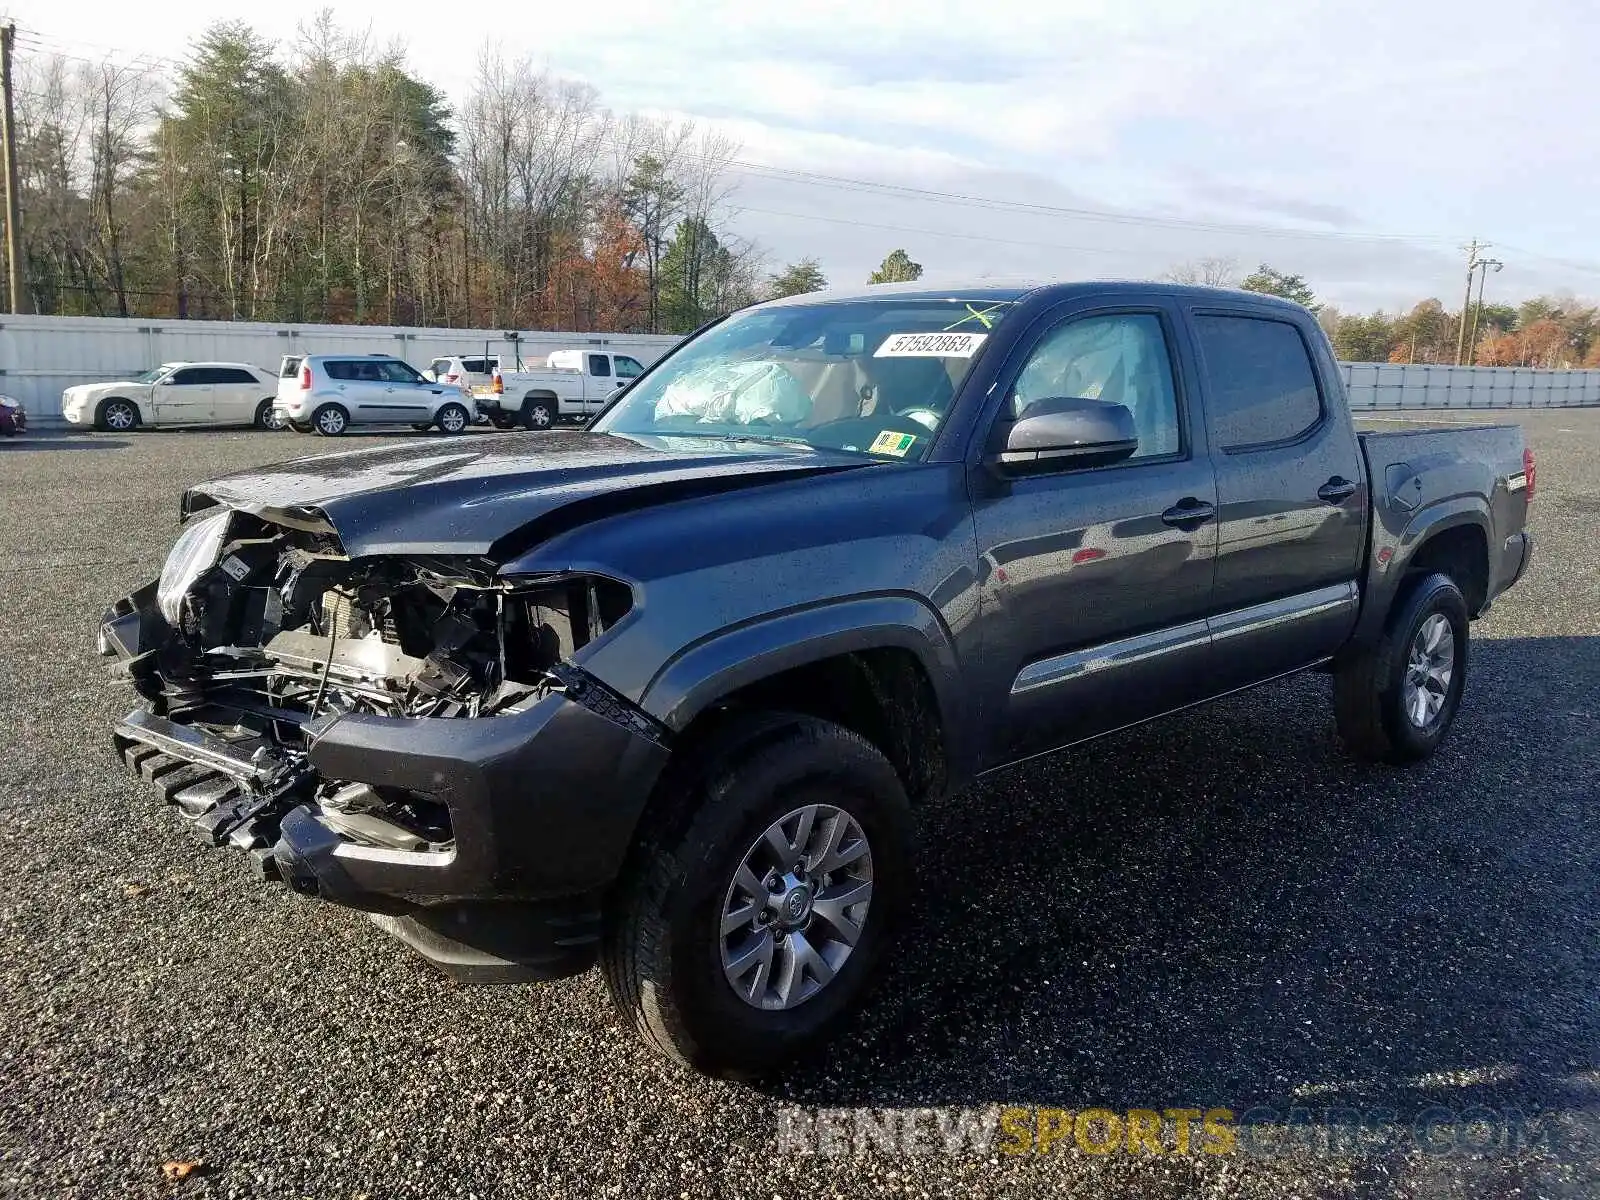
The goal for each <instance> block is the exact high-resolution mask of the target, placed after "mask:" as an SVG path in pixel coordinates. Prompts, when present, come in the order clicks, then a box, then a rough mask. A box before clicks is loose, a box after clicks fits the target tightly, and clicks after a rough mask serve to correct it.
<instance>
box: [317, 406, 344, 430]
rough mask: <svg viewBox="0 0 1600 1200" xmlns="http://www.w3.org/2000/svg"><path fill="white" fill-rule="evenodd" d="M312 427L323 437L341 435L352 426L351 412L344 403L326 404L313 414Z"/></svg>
mask: <svg viewBox="0 0 1600 1200" xmlns="http://www.w3.org/2000/svg"><path fill="white" fill-rule="evenodd" d="M311 428H313V429H315V430H316V431H317V432H318V433H319V434H321V435H322V436H323V437H340V436H342V435H343V434H344V432H345V430H347V429H349V428H350V414H349V413H348V412H346V411H345V409H344V405H342V404H324V405H322V406H321V407H320V408H318V409H317V411H316V412H314V413H312V414H311Z"/></svg>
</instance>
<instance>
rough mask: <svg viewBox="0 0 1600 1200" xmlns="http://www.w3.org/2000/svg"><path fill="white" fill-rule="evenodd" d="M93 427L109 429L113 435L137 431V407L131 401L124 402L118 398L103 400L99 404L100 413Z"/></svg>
mask: <svg viewBox="0 0 1600 1200" xmlns="http://www.w3.org/2000/svg"><path fill="white" fill-rule="evenodd" d="M94 427H95V428H96V429H109V430H112V431H113V432H115V433H127V432H128V431H129V430H131V429H137V428H139V406H138V405H137V404H135V403H134V402H133V401H132V400H124V399H122V397H120V396H113V397H112V398H111V399H109V400H103V401H101V402H100V411H99V413H98V414H97V415H96V416H95V421H94Z"/></svg>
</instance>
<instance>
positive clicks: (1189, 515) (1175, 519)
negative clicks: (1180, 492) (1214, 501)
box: [1161, 496, 1217, 529]
mask: <svg viewBox="0 0 1600 1200" xmlns="http://www.w3.org/2000/svg"><path fill="white" fill-rule="evenodd" d="M1216 515H1217V510H1216V509H1215V508H1214V507H1213V506H1212V505H1209V504H1207V503H1206V502H1205V501H1204V500H1196V499H1195V498H1194V497H1193V496H1185V497H1184V498H1183V499H1182V500H1179V501H1178V502H1177V503H1176V504H1174V505H1173V506H1172V507H1171V508H1169V509H1167V511H1166V512H1164V513H1162V514H1161V523H1162V524H1163V525H1172V526H1174V527H1176V528H1178V529H1199V528H1200V526H1202V525H1204V524H1205V523H1206V522H1207V521H1209V520H1211V518H1212V517H1214V516H1216Z"/></svg>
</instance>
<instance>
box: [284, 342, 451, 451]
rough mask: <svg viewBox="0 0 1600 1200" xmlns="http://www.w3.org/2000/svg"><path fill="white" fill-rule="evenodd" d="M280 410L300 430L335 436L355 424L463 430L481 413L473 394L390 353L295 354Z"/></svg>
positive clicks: (287, 369)
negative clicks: (434, 379)
mask: <svg viewBox="0 0 1600 1200" xmlns="http://www.w3.org/2000/svg"><path fill="white" fill-rule="evenodd" d="M273 407H274V409H275V410H276V412H277V414H278V416H279V417H280V418H281V419H282V420H283V421H285V422H286V423H287V424H288V425H289V426H290V427H291V428H293V429H294V430H295V431H296V432H299V433H310V432H311V431H312V430H315V431H316V432H317V433H320V434H322V435H323V436H324V437H337V436H338V435H340V434H341V433H343V432H344V431H345V430H347V429H349V428H350V426H352V425H410V426H411V427H412V428H413V429H417V430H424V429H427V428H429V427H430V426H437V427H438V428H439V429H440V431H442V432H444V433H461V432H462V431H463V430H465V429H466V428H467V427H468V426H469V425H471V424H472V423H473V422H474V421H476V420H477V419H478V408H477V405H476V404H475V403H474V402H473V399H472V397H471V395H469V394H468V393H466V392H463V391H462V390H461V389H460V388H459V387H452V386H451V385H449V384H444V383H436V382H434V381H433V380H431V379H428V378H427V377H426V376H424V375H423V374H422V373H421V372H420V371H418V370H417V369H416V368H415V367H413V366H412V365H411V364H410V363H408V362H406V361H405V360H404V359H401V358H394V357H392V356H390V355H387V354H365V355H362V354H310V355H306V356H303V357H301V356H295V355H291V356H289V357H287V358H285V359H284V360H283V365H282V367H280V368H279V371H278V396H277V400H276V401H275V402H274V405H273Z"/></svg>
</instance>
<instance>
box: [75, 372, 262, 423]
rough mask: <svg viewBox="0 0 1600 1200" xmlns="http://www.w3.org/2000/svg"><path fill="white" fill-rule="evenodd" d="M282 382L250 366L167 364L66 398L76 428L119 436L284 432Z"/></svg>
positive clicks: (80, 387) (82, 388)
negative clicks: (154, 429)
mask: <svg viewBox="0 0 1600 1200" xmlns="http://www.w3.org/2000/svg"><path fill="white" fill-rule="evenodd" d="M276 388H277V380H276V379H274V378H273V377H272V376H271V375H270V374H269V373H268V372H266V371H263V370H262V369H261V368H260V367H253V366H251V365H250V364H249V363H222V362H210V363H163V364H162V365H161V366H159V367H154V368H152V369H151V370H148V371H146V372H145V373H144V374H142V375H136V376H134V377H133V378H132V379H125V380H118V381H116V382H113V383H84V384H79V385H78V386H77V387H69V388H68V389H67V390H66V391H64V392H62V393H61V415H62V416H63V417H65V418H66V420H67V422H68V423H69V424H72V425H92V426H94V427H95V428H96V429H112V430H116V431H117V432H119V433H126V432H128V431H129V430H133V429H137V428H139V427H140V426H141V425H254V426H256V428H258V429H281V428H282V427H283V423H282V422H281V421H280V420H278V418H277V417H276V416H275V415H274V413H273V409H272V403H273V398H274V392H275V390H276Z"/></svg>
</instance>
